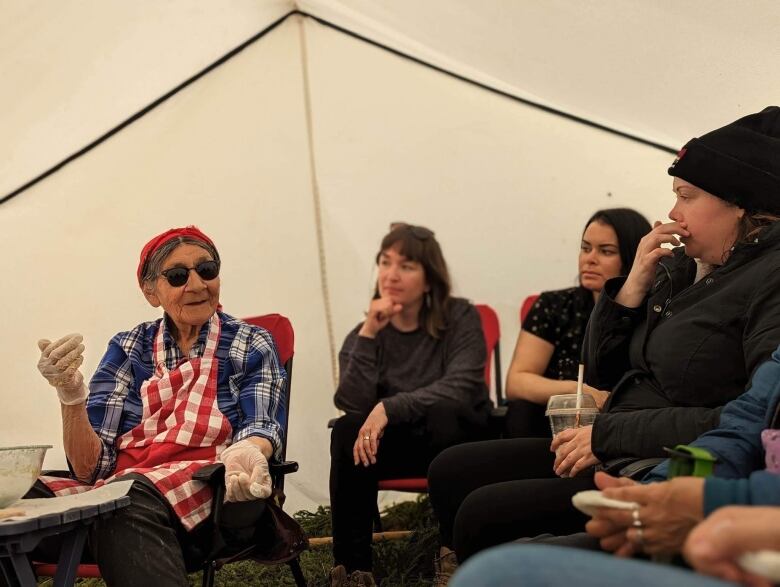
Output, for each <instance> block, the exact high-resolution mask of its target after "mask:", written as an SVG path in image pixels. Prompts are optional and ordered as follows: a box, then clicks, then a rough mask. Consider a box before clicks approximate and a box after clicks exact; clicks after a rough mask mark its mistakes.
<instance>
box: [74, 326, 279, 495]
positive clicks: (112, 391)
mask: <svg viewBox="0 0 780 587" xmlns="http://www.w3.org/2000/svg"><path fill="white" fill-rule="evenodd" d="M219 317H220V318H221V320H222V332H221V335H220V339H219V344H218V345H217V350H216V353H215V354H216V358H217V360H218V361H219V373H218V378H217V405H218V407H219V410H220V411H221V412H222V413H223V414H224V415H225V417H226V418H227V419H228V420H229V421H230V425H231V426H232V427H233V440H232V441H233V442H237V441H239V440H241V439H243V438H247V437H249V436H262V437H264V438H267V439H268V440H269V441H270V442H271V444H272V445H273V447H274V453H275V454H276V456H277V457H278V455H279V452H280V450H281V447H282V437H283V434H284V430H283V429H282V425H281V422H283V421H284V417H285V414H284V401H283V398H282V393H283V388H284V381H285V378H286V376H287V375H286V373H285V372H284V368H283V367H282V366H281V365H280V364H279V358H278V356H277V353H276V345H275V344H274V341H273V338H272V337H271V334H270V333H269V332H268V331H267V330H264V329H263V328H259V327H257V326H252V325H250V324H246V323H245V322H242V321H240V320H238V319H236V318H233V317H232V316H228V315H227V314H223V313H222V312H219ZM161 325H162V326H161ZM160 327H162V328H163V329H164V330H163V344H164V347H165V365H166V367H167V368H168V369H169V370H170V369H174V368H175V367H176V365H178V364H179V363H180V362H181V361H182V360H184V359H185V357H184V355H183V354H182V352H181V350H180V349H179V346H178V345H177V344H176V342H175V341H174V340H173V338H172V337H171V334H170V332H169V330H168V327H167V325H166V323H165V321H164V320H163V319H162V318H161V319H159V320H155V321H154V322H144V323H143V324H139V325H138V326H136V327H135V328H133V330H130V331H128V332H120V333H119V334H117V335H116V336H114V337H113V338H112V339H111V342H109V343H108V350H107V351H106V354H105V355H104V356H103V359H102V360H101V361H100V365H99V366H98V369H97V371H96V372H95V375H94V376H93V377H92V381H90V384H89V390H90V392H89V399H88V400H87V414H88V416H89V422H90V424H91V425H92V428H93V429H94V430H95V432H96V433H97V435H98V438H100V442H101V445H102V449H101V453H100V457H99V459H98V462H97V466H96V467H95V471H94V474H93V478H92V479H91V481H90V483H94V482H95V481H96V480H97V479H103V478H105V477H108V476H109V475H111V474H112V473H113V472H114V468H115V467H116V457H117V448H116V445H117V440H118V438H119V437H120V436H121V435H123V434H124V433H126V432H127V431H129V430H131V429H133V428H135V427H136V426H137V425H138V424H140V422H141V415H142V413H143V407H142V404H141V394H140V389H141V384H142V383H143V382H144V381H146V380H147V379H149V378H150V377H151V376H152V373H153V370H154V365H153V364H152V361H153V359H152V356H153V349H154V337H155V335H156V334H157V329H158V328H160ZM208 329H209V323H208V322H207V323H206V324H204V325H203V327H202V328H201V331H200V333H199V335H198V340H197V342H196V343H195V344H194V345H193V346H192V349H191V350H190V354H189V358H193V359H194V358H196V357H200V356H202V355H203V350H204V348H205V344H206V336H207V334H208Z"/></svg>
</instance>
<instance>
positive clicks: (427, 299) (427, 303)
mask: <svg viewBox="0 0 780 587" xmlns="http://www.w3.org/2000/svg"><path fill="white" fill-rule="evenodd" d="M425 307H426V308H428V309H429V310H430V309H431V292H429V291H426V292H425Z"/></svg>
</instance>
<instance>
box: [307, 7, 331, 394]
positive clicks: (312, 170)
mask: <svg viewBox="0 0 780 587" xmlns="http://www.w3.org/2000/svg"><path fill="white" fill-rule="evenodd" d="M298 31H299V35H298V38H299V41H300V48H301V74H302V76H303V106H304V111H305V113H306V141H307V144H308V148H309V176H310V177H311V191H312V200H313V203H314V226H315V233H316V237H317V253H318V255H319V261H320V289H321V291H322V303H323V309H324V311H325V328H326V330H327V334H328V348H329V350H330V370H331V376H332V377H333V389H334V390H335V389H336V387H337V386H338V363H337V360H336V338H335V334H334V328H333V312H332V308H331V304H330V288H329V287H328V268H327V263H326V256H325V235H324V231H323V225H322V206H321V198H320V186H319V181H318V180H317V157H316V155H315V151H314V118H313V116H312V108H311V86H310V84H309V52H308V50H307V45H306V30H305V27H304V23H303V18H299V19H298Z"/></svg>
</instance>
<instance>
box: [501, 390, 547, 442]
mask: <svg viewBox="0 0 780 587" xmlns="http://www.w3.org/2000/svg"><path fill="white" fill-rule="evenodd" d="M546 409H547V406H544V405H542V404H535V403H533V402H529V401H528V400H524V399H517V400H512V401H510V402H509V403H508V404H507V411H506V421H505V423H504V432H505V433H506V437H507V438H550V439H552V431H551V430H550V421H549V419H548V418H547V416H545V415H544V411H545V410H546Z"/></svg>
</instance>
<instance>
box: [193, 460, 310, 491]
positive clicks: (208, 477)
mask: <svg viewBox="0 0 780 587" xmlns="http://www.w3.org/2000/svg"><path fill="white" fill-rule="evenodd" d="M268 469H269V472H270V473H271V475H288V474H290V473H295V472H296V471H297V470H298V463H297V462H296V461H284V462H283V463H274V462H271V463H269V464H268ZM192 478H193V479H195V480H196V481H203V482H204V483H208V484H210V485H216V484H221V483H223V481H224V479H225V465H224V464H222V463H213V464H211V465H206V466H205V467H201V468H200V469H198V470H197V471H196V472H195V474H194V475H193V476H192Z"/></svg>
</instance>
